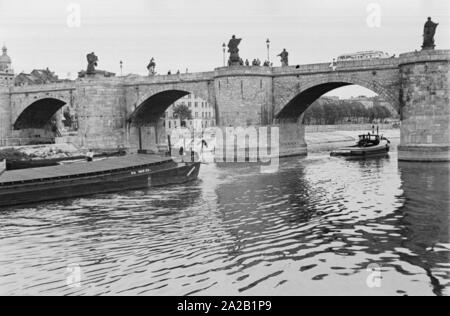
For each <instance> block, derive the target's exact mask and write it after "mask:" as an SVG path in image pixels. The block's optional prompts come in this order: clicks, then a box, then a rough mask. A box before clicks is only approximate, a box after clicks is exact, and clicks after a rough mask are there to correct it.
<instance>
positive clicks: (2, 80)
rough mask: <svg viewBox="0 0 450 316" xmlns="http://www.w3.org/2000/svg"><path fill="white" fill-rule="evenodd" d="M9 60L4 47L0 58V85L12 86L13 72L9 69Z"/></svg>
mask: <svg viewBox="0 0 450 316" xmlns="http://www.w3.org/2000/svg"><path fill="white" fill-rule="evenodd" d="M11 64H12V62H11V58H10V57H9V56H8V49H7V48H6V46H3V48H2V55H1V56H0V85H6V86H10V85H14V70H13V69H12V67H11Z"/></svg>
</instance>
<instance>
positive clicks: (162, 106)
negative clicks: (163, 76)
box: [128, 90, 191, 126]
mask: <svg viewBox="0 0 450 316" xmlns="http://www.w3.org/2000/svg"><path fill="white" fill-rule="evenodd" d="M189 94H191V93H190V92H187V91H183V90H166V91H162V92H159V93H156V94H153V95H152V96H150V97H148V98H146V99H145V100H144V101H143V102H142V103H141V104H139V105H138V106H137V107H136V109H135V110H134V111H133V112H132V113H131V115H129V116H128V123H129V124H132V125H136V126H143V125H148V124H154V123H157V122H158V120H159V119H160V118H162V117H163V115H164V113H165V112H166V111H167V109H168V108H169V107H170V106H171V105H172V104H174V103H175V102H176V101H177V100H179V99H181V98H182V97H184V96H187V95H189Z"/></svg>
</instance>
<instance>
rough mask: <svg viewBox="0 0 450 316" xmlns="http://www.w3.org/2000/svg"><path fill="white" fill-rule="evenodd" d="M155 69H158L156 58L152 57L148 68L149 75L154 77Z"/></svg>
mask: <svg viewBox="0 0 450 316" xmlns="http://www.w3.org/2000/svg"><path fill="white" fill-rule="evenodd" d="M155 69H156V63H155V58H153V57H152V59H150V63H149V64H148V66H147V70H148V75H149V76H154V75H155V74H156V71H155Z"/></svg>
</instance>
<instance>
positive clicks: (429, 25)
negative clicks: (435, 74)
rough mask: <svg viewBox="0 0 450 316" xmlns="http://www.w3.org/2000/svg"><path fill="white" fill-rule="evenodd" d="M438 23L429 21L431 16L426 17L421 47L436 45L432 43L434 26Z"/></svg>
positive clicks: (426, 47)
mask: <svg viewBox="0 0 450 316" xmlns="http://www.w3.org/2000/svg"><path fill="white" fill-rule="evenodd" d="M438 25H439V23H434V22H433V21H431V17H429V18H428V21H427V22H426V23H425V27H424V31H423V45H422V49H424V50H426V49H434V48H435V47H436V45H434V35H435V34H436V28H437V26H438Z"/></svg>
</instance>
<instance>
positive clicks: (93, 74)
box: [78, 70, 116, 79]
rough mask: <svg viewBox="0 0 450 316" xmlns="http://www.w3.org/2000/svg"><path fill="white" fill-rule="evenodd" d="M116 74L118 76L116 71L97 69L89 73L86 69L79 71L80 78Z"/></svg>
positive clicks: (105, 76) (106, 76)
mask: <svg viewBox="0 0 450 316" xmlns="http://www.w3.org/2000/svg"><path fill="white" fill-rule="evenodd" d="M115 76H116V74H115V73H113V72H109V71H105V70H95V73H87V72H86V71H85V70H82V71H80V72H79V73H78V78H88V79H96V78H109V77H115Z"/></svg>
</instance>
